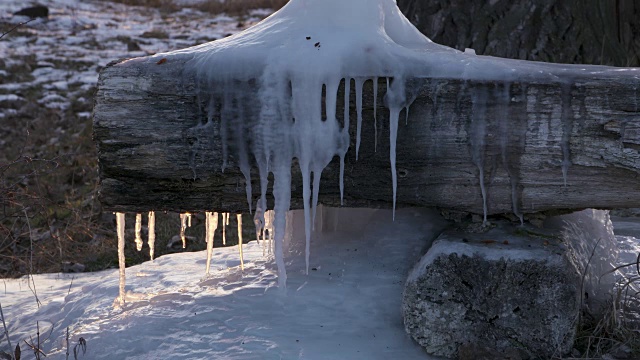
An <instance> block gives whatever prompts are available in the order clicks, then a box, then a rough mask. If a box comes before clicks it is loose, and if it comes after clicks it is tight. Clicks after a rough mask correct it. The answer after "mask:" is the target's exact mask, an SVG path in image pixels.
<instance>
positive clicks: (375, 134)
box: [373, 76, 378, 152]
mask: <svg viewBox="0 0 640 360" xmlns="http://www.w3.org/2000/svg"><path fill="white" fill-rule="evenodd" d="M377 112H378V77H377V76H376V77H374V78H373V137H374V139H373V152H378V117H377V115H376V114H377Z"/></svg>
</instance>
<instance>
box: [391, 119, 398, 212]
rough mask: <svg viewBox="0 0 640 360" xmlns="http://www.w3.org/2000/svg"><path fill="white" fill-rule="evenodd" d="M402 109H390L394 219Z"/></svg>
mask: <svg viewBox="0 0 640 360" xmlns="http://www.w3.org/2000/svg"><path fill="white" fill-rule="evenodd" d="M399 116H400V108H396V107H391V108H389V161H390V162H391V183H392V186H393V219H394V220H395V218H396V196H397V190H398V174H397V173H396V139H397V138H398V118H399Z"/></svg>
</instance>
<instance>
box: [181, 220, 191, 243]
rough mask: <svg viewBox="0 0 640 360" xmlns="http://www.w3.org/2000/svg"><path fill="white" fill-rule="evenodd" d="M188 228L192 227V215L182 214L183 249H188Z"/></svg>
mask: <svg viewBox="0 0 640 360" xmlns="http://www.w3.org/2000/svg"><path fill="white" fill-rule="evenodd" d="M187 227H191V214H189V213H184V214H180V240H182V248H183V249H185V248H186V247H187V236H186V235H185V232H186V230H187Z"/></svg>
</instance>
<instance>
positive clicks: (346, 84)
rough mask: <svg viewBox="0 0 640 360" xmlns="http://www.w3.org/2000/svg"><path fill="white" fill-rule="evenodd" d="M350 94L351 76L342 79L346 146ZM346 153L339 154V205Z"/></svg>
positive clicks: (342, 196) (342, 192)
mask: <svg viewBox="0 0 640 360" xmlns="http://www.w3.org/2000/svg"><path fill="white" fill-rule="evenodd" d="M350 94H351V78H349V77H346V78H345V79H344V128H343V129H342V131H343V137H345V138H346V141H347V148H348V146H349V145H348V144H349V126H350V122H349V98H350ZM345 155H346V151H345V153H344V154H341V155H340V206H343V205H344V157H345Z"/></svg>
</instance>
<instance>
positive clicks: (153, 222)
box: [148, 211, 156, 261]
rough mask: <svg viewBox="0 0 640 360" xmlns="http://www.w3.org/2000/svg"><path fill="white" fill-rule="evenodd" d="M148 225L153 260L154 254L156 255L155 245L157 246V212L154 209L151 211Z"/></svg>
mask: <svg viewBox="0 0 640 360" xmlns="http://www.w3.org/2000/svg"><path fill="white" fill-rule="evenodd" d="M148 227H149V239H148V244H149V257H151V260H152V261H153V256H154V252H155V246H156V213H155V212H153V211H149V223H148Z"/></svg>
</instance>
